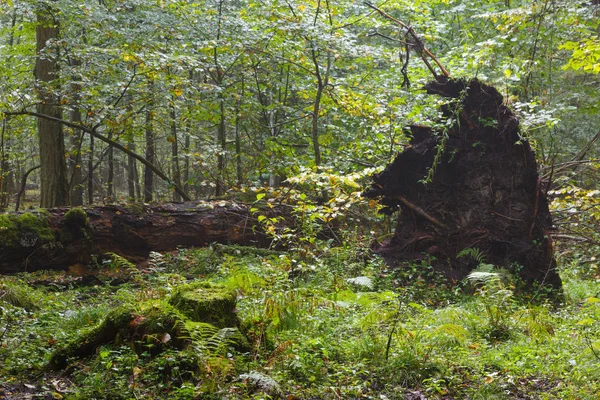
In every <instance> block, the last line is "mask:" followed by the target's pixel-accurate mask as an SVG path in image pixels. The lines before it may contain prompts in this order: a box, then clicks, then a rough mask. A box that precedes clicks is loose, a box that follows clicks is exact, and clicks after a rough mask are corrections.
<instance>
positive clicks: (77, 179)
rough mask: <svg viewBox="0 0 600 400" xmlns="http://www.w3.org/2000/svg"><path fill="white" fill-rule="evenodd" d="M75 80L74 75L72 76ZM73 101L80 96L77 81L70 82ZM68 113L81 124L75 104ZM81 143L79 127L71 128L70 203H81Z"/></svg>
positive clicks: (74, 204)
mask: <svg viewBox="0 0 600 400" xmlns="http://www.w3.org/2000/svg"><path fill="white" fill-rule="evenodd" d="M73 65H74V66H77V65H81V62H80V61H79V60H74V61H73ZM73 79H75V80H76V77H73ZM71 92H72V97H73V101H75V102H78V101H79V100H80V98H81V95H80V93H81V85H80V84H79V83H73V84H71ZM73 107H74V108H73V109H72V110H71V112H70V114H69V119H70V120H71V122H73V123H74V124H77V125H81V123H82V121H81V110H80V109H79V106H78V105H77V104H74V105H73ZM82 144H83V132H81V130H80V129H71V151H70V152H69V163H70V167H71V174H70V175H71V181H70V184H69V188H70V191H71V205H72V206H81V205H83V175H82V173H81V146H82Z"/></svg>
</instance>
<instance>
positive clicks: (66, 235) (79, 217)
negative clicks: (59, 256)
mask: <svg viewBox="0 0 600 400" xmlns="http://www.w3.org/2000/svg"><path fill="white" fill-rule="evenodd" d="M91 237H92V231H91V228H90V221H89V219H88V216H87V213H86V212H85V210H84V209H83V208H81V207H74V208H72V209H70V210H69V211H68V212H67V213H66V214H65V216H64V217H63V220H62V227H61V229H60V240H61V241H62V242H70V241H73V240H89V239H90V238H91Z"/></svg>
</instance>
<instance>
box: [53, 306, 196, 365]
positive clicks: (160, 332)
mask: <svg viewBox="0 0 600 400" xmlns="http://www.w3.org/2000/svg"><path fill="white" fill-rule="evenodd" d="M184 324H185V317H184V316H182V315H181V314H180V313H179V312H178V311H177V310H176V309H175V308H173V306H171V305H170V304H167V303H165V302H156V301H154V302H147V303H144V304H142V305H140V306H139V307H134V306H132V305H124V306H121V307H117V308H115V309H113V310H111V311H110V312H109V313H108V314H107V315H106V317H105V318H104V319H103V320H102V321H101V322H100V323H99V324H98V325H96V326H94V327H91V328H87V329H84V330H83V331H81V332H80V333H79V334H78V335H77V336H76V337H75V338H73V339H71V340H69V341H67V342H66V343H65V344H64V345H63V346H61V347H60V348H59V349H57V350H56V351H55V352H54V353H53V354H52V356H51V357H50V361H49V363H48V366H49V367H50V368H51V369H61V368H65V367H66V366H67V365H68V362H69V360H71V359H79V358H84V357H87V356H90V355H92V354H93V353H94V352H95V350H96V349H97V348H98V347H100V346H102V345H104V344H107V343H110V342H128V343H130V344H131V345H132V346H133V348H134V349H135V350H136V351H137V352H138V353H141V352H143V351H146V350H150V351H151V352H152V353H157V352H160V351H162V350H163V348H164V347H166V346H175V347H181V346H182V344H183V343H184V342H185V340H187V336H186V335H184V334H182V332H183V329H182V327H183V326H184ZM167 334H168V336H167ZM167 338H168V339H167Z"/></svg>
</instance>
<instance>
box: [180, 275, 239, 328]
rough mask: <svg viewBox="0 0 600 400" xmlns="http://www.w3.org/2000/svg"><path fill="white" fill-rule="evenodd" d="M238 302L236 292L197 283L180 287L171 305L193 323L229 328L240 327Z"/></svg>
mask: <svg viewBox="0 0 600 400" xmlns="http://www.w3.org/2000/svg"><path fill="white" fill-rule="evenodd" d="M236 300H237V295H236V293H235V291H231V290H228V289H225V288H222V287H218V286H213V285H210V284H207V283H205V282H197V283H192V284H189V285H184V286H182V287H180V288H179V289H178V290H177V291H176V292H175V294H174V295H173V296H172V297H171V299H170V300H169V303H171V304H172V305H173V306H175V307H176V308H177V309H178V310H179V311H181V312H182V313H183V314H184V315H185V316H186V317H188V318H189V319H191V320H192V321H197V322H206V323H209V324H212V325H214V326H216V327H218V328H227V327H235V326H237V325H238V318H237V314H236V311H235V305H236Z"/></svg>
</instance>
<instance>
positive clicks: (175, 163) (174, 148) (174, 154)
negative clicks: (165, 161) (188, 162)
mask: <svg viewBox="0 0 600 400" xmlns="http://www.w3.org/2000/svg"><path fill="white" fill-rule="evenodd" d="M170 108H171V109H170V110H169V116H170V118H171V136H170V138H169V140H170V141H171V169H172V175H171V176H172V177H173V182H175V184H176V185H177V186H180V187H181V170H180V169H179V148H178V146H179V143H178V140H177V118H176V117H177V115H176V113H175V98H174V97H173V98H172V103H171V106H170ZM173 201H175V202H178V201H181V196H180V195H179V193H177V192H176V191H173Z"/></svg>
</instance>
